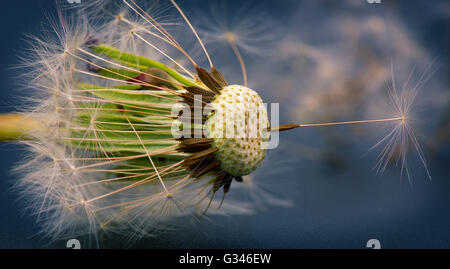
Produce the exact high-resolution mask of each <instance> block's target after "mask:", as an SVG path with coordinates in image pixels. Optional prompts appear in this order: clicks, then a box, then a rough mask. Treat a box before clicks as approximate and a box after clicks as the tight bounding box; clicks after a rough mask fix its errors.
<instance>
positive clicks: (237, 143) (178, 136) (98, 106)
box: [1, 0, 425, 238]
mask: <svg viewBox="0 0 450 269" xmlns="http://www.w3.org/2000/svg"><path fill="white" fill-rule="evenodd" d="M96 2H97V1H96ZM122 3H123V8H125V9H124V10H126V11H122V12H120V13H119V14H118V15H114V16H112V20H111V21H110V22H107V23H105V24H104V25H101V26H100V27H98V26H91V25H89V24H88V23H87V19H86V18H85V17H83V16H82V17H81V19H80V20H75V21H74V22H72V23H67V22H65V21H64V20H63V19H62V18H61V19H60V26H54V30H55V33H56V37H57V39H56V40H52V39H51V38H47V39H36V41H35V42H34V43H33V49H32V55H33V60H32V61H30V60H28V63H29V64H28V65H27V67H28V68H30V69H31V73H30V74H31V76H32V77H33V79H32V82H31V85H32V86H33V87H34V88H36V89H38V90H40V93H41V95H40V96H39V95H38V94H37V95H36V97H35V99H34V100H33V101H34V103H35V105H34V106H33V107H32V108H27V109H24V111H23V113H22V114H20V115H14V116H11V115H5V116H2V121H1V125H2V129H4V130H5V131H2V132H1V135H2V136H3V137H2V138H3V139H6V138H16V139H21V140H23V141H24V142H23V143H24V144H26V145H28V148H29V150H30V152H31V153H30V157H29V159H28V160H27V161H26V162H24V163H23V165H21V166H19V167H18V168H16V170H17V171H18V172H20V173H21V174H22V177H21V179H20V181H19V182H18V183H17V188H18V189H19V190H20V192H21V193H22V195H23V197H25V198H26V200H27V201H28V202H29V205H30V210H32V211H33V212H34V213H35V214H36V215H37V217H38V220H39V222H41V223H42V225H43V226H44V228H43V230H44V231H45V232H46V233H48V234H49V235H50V236H52V237H53V238H58V237H61V236H67V235H73V234H85V233H88V234H93V235H96V234H97V232H98V231H110V232H118V233H122V232H123V233H128V232H130V231H131V233H132V236H133V237H134V236H145V235H149V234H151V233H152V232H153V231H156V230H158V229H160V228H164V225H163V223H165V221H167V220H168V219H171V218H174V217H177V216H182V215H186V214H195V213H196V212H201V213H205V212H207V211H208V210H209V208H210V207H211V204H212V202H213V201H215V199H214V197H215V195H216V194H217V193H218V192H219V190H221V191H222V193H223V195H222V199H221V200H220V202H219V207H220V205H221V204H222V203H223V201H224V197H225V194H226V193H227V192H229V190H230V188H231V185H232V184H236V183H234V182H238V183H242V184H245V183H243V182H244V181H245V180H244V178H243V177H244V176H247V175H249V174H251V173H252V172H253V171H255V170H256V169H257V168H258V167H259V166H260V164H261V163H262V161H263V159H264V158H265V155H266V151H267V149H266V148H265V147H264V145H265V144H266V143H267V142H268V140H269V139H270V133H271V132H275V131H284V130H289V129H294V128H299V127H317V126H332V125H348V124H366V123H381V122H397V123H398V124H401V126H404V125H405V122H407V120H408V115H407V112H408V111H409V106H410V100H409V99H405V100H403V99H402V100H400V103H397V105H399V106H400V107H399V108H401V109H402V110H401V112H402V113H401V114H400V115H396V116H394V117H390V118H384V119H373V120H358V121H345V122H329V123H309V124H287V125H280V126H270V124H269V119H268V114H267V111H266V108H265V106H264V104H263V101H262V99H261V97H260V96H259V95H258V93H257V92H256V91H254V90H252V89H250V88H248V87H247V86H246V84H247V76H246V72H245V63H244V61H243V57H242V56H241V54H240V53H239V50H238V47H237V44H238V43H237V42H236V41H235V39H234V38H233V37H232V36H229V37H228V38H227V40H228V42H229V44H230V45H231V47H232V48H233V50H234V52H235V55H236V57H237V59H238V60H239V62H240V64H241V68H242V73H243V81H244V85H235V84H230V83H229V82H228V80H227V79H226V78H225V77H224V76H223V75H222V73H221V72H219V71H218V70H217V69H216V67H215V66H214V64H213V59H212V57H211V56H210V55H209V54H208V51H207V48H206V46H205V44H204V43H203V42H202V39H201V38H200V36H199V34H198V33H197V31H196V29H195V28H194V27H193V25H192V24H191V22H190V21H189V19H188V18H187V16H186V15H185V14H184V12H183V11H182V9H181V8H180V7H179V6H178V4H177V3H176V2H175V1H174V0H171V3H172V5H173V7H174V8H175V9H176V10H177V12H178V13H179V14H180V16H181V18H182V19H183V21H184V22H185V23H186V25H187V26H188V28H189V29H190V30H191V33H192V34H193V36H194V38H195V40H196V41H197V42H198V44H199V50H200V51H202V53H203V54H204V56H205V58H206V60H207V63H208V65H209V70H210V71H207V70H206V69H204V68H202V67H200V66H199V65H198V64H197V62H196V60H195V59H194V57H192V56H191V54H189V53H188V52H187V50H186V49H185V47H184V46H183V44H181V43H180V42H179V41H178V40H177V39H175V37H174V36H173V35H172V34H171V32H170V31H169V30H168V29H167V28H166V27H165V26H164V24H163V23H161V22H160V21H158V20H157V19H156V18H155V16H154V15H152V14H151V12H148V11H147V10H145V9H144V8H143V7H142V6H141V5H139V4H137V3H136V2H135V1H134V0H122ZM96 29H100V30H96ZM179 55H181V56H183V57H184V58H185V59H186V62H187V64H186V63H183V62H181V61H180V60H178V58H179V57H178V56H179ZM393 97H395V95H394V96H393ZM405 102H406V103H405ZM405 105H406V106H405ZM403 112H404V114H403ZM20 122H24V124H21V123H20ZM396 130H398V129H397V128H396V129H394V131H393V132H394V133H393V136H397V134H398V132H400V133H401V137H400V139H394V140H392V139H391V138H390V136H391V135H388V137H387V138H385V140H388V141H389V146H388V147H387V149H385V150H383V152H384V153H383V159H386V158H387V157H391V156H392V153H391V151H392V150H391V148H392V146H393V145H398V144H399V143H400V144H401V143H405V140H407V141H411V142H412V143H413V145H414V146H415V148H416V150H417V151H418V152H419V154H420V156H423V155H422V154H421V151H420V148H419V147H418V143H417V140H415V138H414V135H413V134H412V133H411V132H410V131H409V129H407V128H401V129H400V130H401V131H396ZM6 132H9V133H6ZM25 138H27V139H25ZM402 153H405V152H402ZM402 156H403V155H402ZM402 158H403V157H402ZM403 163H404V161H403V159H402V164H403ZM423 163H425V162H424V159H423ZM402 166H403V165H402ZM383 167H385V164H384V163H383ZM254 180H255V179H254Z"/></svg>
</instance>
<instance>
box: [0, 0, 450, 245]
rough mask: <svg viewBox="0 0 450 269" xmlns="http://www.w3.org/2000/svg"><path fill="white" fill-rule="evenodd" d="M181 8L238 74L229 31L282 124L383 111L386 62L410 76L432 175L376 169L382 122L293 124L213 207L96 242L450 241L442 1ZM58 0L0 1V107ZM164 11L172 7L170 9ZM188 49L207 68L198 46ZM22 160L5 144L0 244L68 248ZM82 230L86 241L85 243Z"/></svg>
mask: <svg viewBox="0 0 450 269" xmlns="http://www.w3.org/2000/svg"><path fill="white" fill-rule="evenodd" d="M81 1H82V2H89V1H88V0H81ZM160 2H163V4H162V6H164V7H167V6H169V5H168V4H167V3H165V1H160ZM369 2H370V1H369ZM58 3H59V4H58V5H59V6H62V7H64V8H66V7H69V8H70V9H69V10H68V11H67V12H71V11H70V10H72V11H73V10H76V9H77V6H76V5H77V4H76V3H72V4H69V3H68V2H67V1H63V0H62V1H58ZM179 4H180V5H181V7H182V8H183V10H184V11H185V12H186V14H187V15H188V17H189V18H191V19H192V22H193V25H194V26H195V27H196V28H197V29H198V30H199V32H200V35H201V37H202V38H203V39H204V41H205V43H206V46H207V47H208V50H209V51H210V53H211V55H212V58H213V61H214V62H215V65H216V66H217V68H218V69H219V70H220V71H222V72H223V73H224V74H225V76H226V77H227V78H228V80H229V81H230V82H232V83H237V84H241V83H242V75H241V70H240V66H239V62H238V61H237V60H236V59H235V58H234V54H233V50H232V48H231V47H230V45H229V44H228V43H227V42H226V33H233V35H234V37H235V41H236V44H237V46H238V48H239V49H240V52H241V54H242V56H243V58H244V60H245V62H246V67H247V71H248V84H249V87H250V88H252V89H255V90H257V91H258V92H259V93H260V95H261V97H262V98H263V100H264V101H265V102H267V103H272V102H278V103H280V123H281V124H287V123H309V122H322V121H340V120H359V119H372V118H379V116H380V115H381V114H382V112H386V110H385V109H384V106H385V105H386V102H387V96H386V85H387V81H389V80H390V79H391V67H392V69H393V70H394V74H395V79H394V82H395V83H396V84H397V85H402V84H404V83H405V82H406V81H407V80H408V77H410V76H411V80H410V82H409V85H410V86H411V87H414V86H415V85H418V84H419V83H421V82H424V83H423V85H422V86H421V89H420V92H419V96H418V97H417V99H416V104H415V106H414V114H413V115H414V123H415V126H416V131H417V133H418V139H419V141H420V142H421V147H422V149H423V152H424V155H425V157H426V159H427V165H428V168H429V171H430V173H431V176H432V180H431V181H430V179H429V178H428V177H427V175H426V172H425V170H424V169H423V166H422V165H421V162H420V160H419V159H418V158H417V154H414V152H411V154H410V156H408V168H409V169H410V173H411V175H412V176H411V181H410V182H409V181H408V179H407V178H406V177H405V176H403V177H401V175H400V168H399V167H396V165H395V162H392V163H390V164H389V165H388V167H387V169H386V171H385V172H384V173H383V174H382V175H380V174H377V171H376V169H374V167H375V166H376V163H377V157H378V153H379V149H378V150H377V149H374V150H373V151H369V152H368V150H369V148H371V146H373V145H374V144H375V143H376V142H377V141H379V140H380V139H382V138H383V136H384V135H386V134H387V133H386V131H389V129H387V128H386V126H385V125H383V124H375V125H368V126H350V127H348V126H347V127H344V126H342V127H326V128H301V129H297V130H292V131H288V132H283V133H281V134H280V144H279V147H278V148H277V149H274V150H271V151H269V153H268V155H267V157H266V159H265V160H264V162H263V164H262V165H261V167H260V168H258V169H257V170H256V171H255V172H254V173H253V174H252V175H250V176H249V177H248V178H246V182H245V183H244V184H234V185H233V187H232V188H231V190H230V193H229V194H227V197H226V198H225V203H224V208H223V209H222V210H218V211H214V212H211V214H208V216H207V217H204V218H200V219H199V218H193V217H183V218H181V219H178V220H174V221H175V222H179V223H182V224H183V225H181V226H182V227H181V228H178V229H174V230H171V231H167V232H161V233H160V234H158V235H155V237H152V238H147V239H143V240H139V241H138V242H135V243H134V244H130V243H129V242H126V241H125V240H123V238H121V237H120V236H107V237H105V238H104V240H103V241H104V245H103V246H104V247H107V248H123V247H132V248H366V242H367V241H368V240H369V239H378V240H379V241H380V243H381V247H382V248H450V166H449V162H450V143H449V142H450V141H449V139H450V121H449V120H450V113H449V112H450V106H449V105H450V103H449V100H450V90H449V85H450V77H449V75H448V74H449V71H450V70H449V63H450V50H449V49H450V43H449V39H450V3H449V2H448V1H444V0H442V1H438V0H433V1H420V0H415V1H393V0H391V1H389V0H381V3H379V4H377V3H373V4H371V3H368V1H366V0H346V1H325V0H319V1H313V0H309V1H300V0H277V1H270V0H267V1H237V0H236V1H234V0H233V1H216V0H215V1H207V2H206V1H200V0H190V1H188V0H185V1H179ZM56 6H57V4H56V1H55V0H35V1H25V0H18V1H4V2H3V3H2V10H3V11H4V12H3V15H2V16H0V22H1V23H0V32H1V35H2V36H3V38H2V42H0V63H1V64H0V68H1V72H0V83H1V86H0V112H1V113H7V112H13V111H15V108H16V107H17V106H21V105H23V104H22V103H23V101H22V100H21V98H19V97H21V96H26V95H30V94H31V95H32V93H33V92H32V91H33V89H30V88H23V87H22V86H21V85H23V83H22V82H21V81H20V79H19V76H20V75H21V72H22V71H23V70H21V69H20V68H15V67H16V66H18V65H19V64H20V59H19V57H18V56H19V55H23V54H24V52H25V51H26V50H27V49H28V48H29V47H28V45H27V44H26V42H25V40H26V39H27V38H26V35H27V34H33V35H39V34H40V33H41V31H42V29H43V28H44V29H45V27H46V24H47V21H48V20H47V17H54V16H55V14H56V10H57V7H56ZM73 12H74V11H73ZM164 14H167V15H168V16H173V17H176V13H175V10H174V9H173V8H172V9H167V10H166V11H165V12H164ZM180 36H181V38H186V37H185V35H180ZM189 38H190V39H193V37H189ZM186 40H188V41H187V42H192V40H189V39H186ZM181 41H182V42H183V39H181ZM188 44H189V43H188ZM191 53H192V55H194V56H196V57H197V58H199V62H200V63H202V64H207V62H206V60H205V59H203V60H202V58H201V57H202V55H201V53H199V52H196V51H192V52H191ZM202 61H203V62H202ZM23 156H24V152H23V151H22V148H21V147H20V146H19V145H16V144H13V143H2V144H0V160H1V165H0V178H1V180H0V212H1V213H2V217H1V218H0V248H65V247H66V241H65V240H61V241H56V242H51V243H49V242H47V241H46V240H45V237H44V236H43V235H42V234H40V233H39V231H40V230H39V227H38V226H37V225H36V224H35V219H34V218H33V217H31V216H28V215H25V214H23V213H22V212H23V203H22V202H21V201H20V200H18V196H17V195H16V194H15V193H14V191H13V190H12V189H11V188H12V186H13V184H14V182H15V180H16V178H15V176H14V175H13V174H12V173H11V169H12V168H14V167H15V165H17V164H18V163H20V162H21V159H22V158H23ZM79 239H80V241H82V247H83V244H84V242H87V241H88V238H84V237H80V238H79Z"/></svg>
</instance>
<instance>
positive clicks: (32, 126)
mask: <svg viewBox="0 0 450 269" xmlns="http://www.w3.org/2000/svg"><path fill="white" fill-rule="evenodd" d="M42 129H43V126H42V125H41V124H40V123H39V122H38V121H37V120H35V119H32V118H30V117H28V116H26V115H21V114H0V141H8V140H18V139H29V138H31V135H30V134H29V133H30V132H33V133H35V134H36V132H37V131H38V132H39V130H42Z"/></svg>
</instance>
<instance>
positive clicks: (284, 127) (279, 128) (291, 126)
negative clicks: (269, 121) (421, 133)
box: [268, 116, 405, 132]
mask: <svg viewBox="0 0 450 269" xmlns="http://www.w3.org/2000/svg"><path fill="white" fill-rule="evenodd" d="M389 121H405V117H404V116H401V117H395V118H387V119H376V120H356V121H337V122H323V123H304V124H286V125H280V126H277V127H270V128H269V129H268V130H269V131H271V132H275V131H286V130H290V129H295V128H299V127H318V126H333V125H348V124H363V123H376V122H389Z"/></svg>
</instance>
